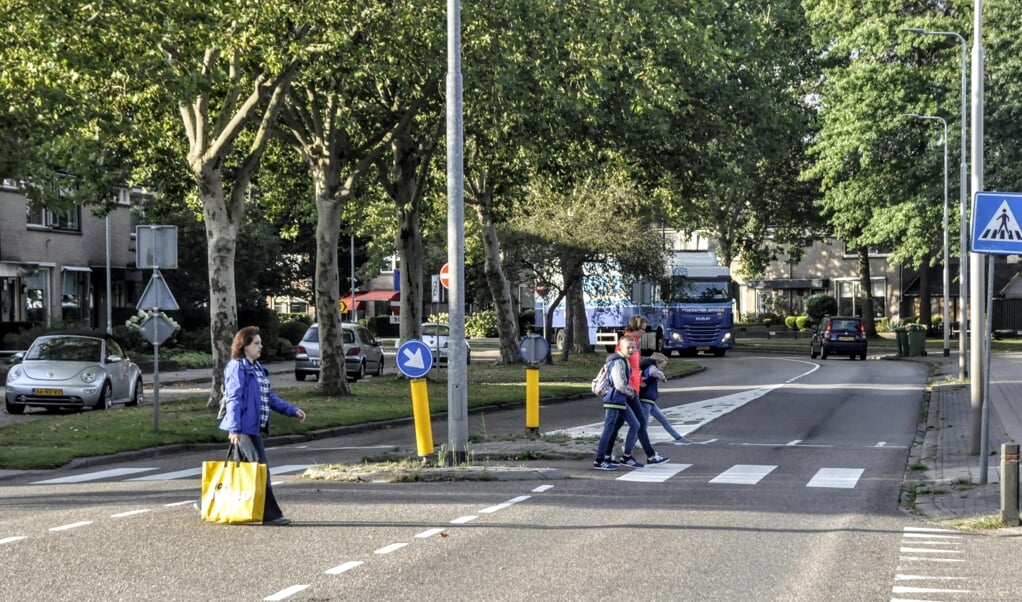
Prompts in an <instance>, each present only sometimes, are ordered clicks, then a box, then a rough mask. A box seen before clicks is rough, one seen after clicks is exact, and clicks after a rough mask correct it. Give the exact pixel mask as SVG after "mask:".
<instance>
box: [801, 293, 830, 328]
mask: <svg viewBox="0 0 1022 602" xmlns="http://www.w3.org/2000/svg"><path fill="white" fill-rule="evenodd" d="M806 314H807V315H808V316H809V317H810V318H811V319H812V320H813V321H814V322H819V321H820V320H821V319H823V317H824V316H833V315H835V314H837V299H835V298H834V297H832V296H830V295H828V294H826V293H817V294H815V295H810V296H809V297H807V298H806Z"/></svg>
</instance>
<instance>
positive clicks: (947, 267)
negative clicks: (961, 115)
mask: <svg viewBox="0 0 1022 602" xmlns="http://www.w3.org/2000/svg"><path fill="white" fill-rule="evenodd" d="M908 116H909V117H913V118H915V119H927V120H930V121H939V122H940V123H941V125H943V126H944V314H943V320H942V322H943V324H944V357H948V356H950V355H951V333H950V329H951V313H950V312H951V308H950V302H949V301H950V300H949V297H950V293H949V291H950V290H951V261H950V251H948V242H949V241H948V199H947V143H948V139H947V121H945V120H944V118H943V117H936V116H934V115H920V114H918V113H909V114H908ZM921 293H922V292H921V291H920V294H921Z"/></svg>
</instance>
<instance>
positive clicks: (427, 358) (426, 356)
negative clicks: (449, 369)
mask: <svg viewBox="0 0 1022 602" xmlns="http://www.w3.org/2000/svg"><path fill="white" fill-rule="evenodd" d="M396 360H397V369H398V370H400V371H401V374H404V375H405V376H407V377H408V378H422V377H423V376H426V375H427V374H429V369H430V368H432V367H433V353H432V352H431V351H430V350H429V346H428V345H426V344H425V343H423V342H422V341H420V340H418V339H411V340H409V341H405V342H404V343H403V344H402V345H401V346H400V347H398V348H397V358H396Z"/></svg>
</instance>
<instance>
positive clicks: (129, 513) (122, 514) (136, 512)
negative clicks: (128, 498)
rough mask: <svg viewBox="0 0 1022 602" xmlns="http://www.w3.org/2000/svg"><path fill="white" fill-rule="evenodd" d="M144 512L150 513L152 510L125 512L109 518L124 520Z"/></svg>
mask: <svg viewBox="0 0 1022 602" xmlns="http://www.w3.org/2000/svg"><path fill="white" fill-rule="evenodd" d="M146 512H152V510H149V509H148V508H146V509H143V510H129V511H127V512H121V513H119V514H111V515H110V517H111V518H124V517H126V516H134V515H136V514H145V513H146Z"/></svg>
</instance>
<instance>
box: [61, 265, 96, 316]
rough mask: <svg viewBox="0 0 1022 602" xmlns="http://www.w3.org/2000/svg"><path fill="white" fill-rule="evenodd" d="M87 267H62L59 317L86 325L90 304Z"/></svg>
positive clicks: (88, 271)
mask: <svg viewBox="0 0 1022 602" xmlns="http://www.w3.org/2000/svg"><path fill="white" fill-rule="evenodd" d="M90 272H91V270H89V268H64V270H63V284H62V286H61V294H60V310H61V319H63V321H64V322H65V323H67V322H74V323H77V324H82V325H88V323H89V315H90V313H91V309H92V304H91V299H90V297H89V276H90Z"/></svg>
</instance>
